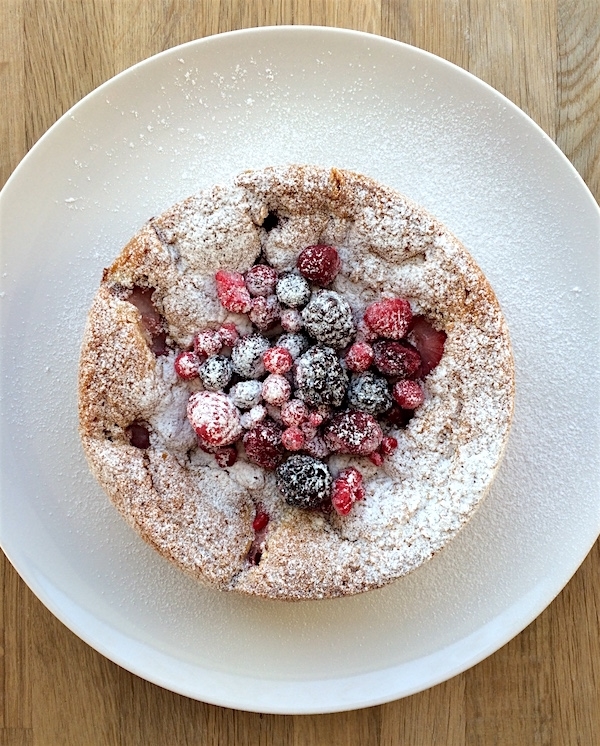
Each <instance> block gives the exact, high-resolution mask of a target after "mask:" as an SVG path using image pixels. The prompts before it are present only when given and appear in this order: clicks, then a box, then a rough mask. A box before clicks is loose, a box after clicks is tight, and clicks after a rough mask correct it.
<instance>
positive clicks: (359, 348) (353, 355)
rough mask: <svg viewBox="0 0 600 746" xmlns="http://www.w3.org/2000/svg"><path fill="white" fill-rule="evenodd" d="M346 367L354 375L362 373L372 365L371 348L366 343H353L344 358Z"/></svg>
mask: <svg viewBox="0 0 600 746" xmlns="http://www.w3.org/2000/svg"><path fill="white" fill-rule="evenodd" d="M344 360H345V361H346V366H347V367H348V368H349V369H350V370H353V371H354V372H355V373H364V371H365V370H367V369H368V368H370V367H371V365H372V364H373V348H372V347H371V345H370V344H369V343H368V342H355V343H354V344H353V345H352V347H351V348H350V349H349V350H348V352H347V353H346V357H345V358H344Z"/></svg>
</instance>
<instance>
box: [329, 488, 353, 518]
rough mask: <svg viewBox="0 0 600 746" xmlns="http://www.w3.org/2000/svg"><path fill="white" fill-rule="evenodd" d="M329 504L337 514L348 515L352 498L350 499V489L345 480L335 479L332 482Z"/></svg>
mask: <svg viewBox="0 0 600 746" xmlns="http://www.w3.org/2000/svg"><path fill="white" fill-rule="evenodd" d="M331 504H332V505H333V507H334V509H335V512H336V513H337V514H338V515H342V516H343V515H348V513H349V512H350V511H351V510H352V505H353V504H354V500H353V499H352V491H351V490H350V488H349V487H348V485H347V484H346V483H345V482H338V481H337V480H336V481H335V482H334V483H333V490H332V492H331Z"/></svg>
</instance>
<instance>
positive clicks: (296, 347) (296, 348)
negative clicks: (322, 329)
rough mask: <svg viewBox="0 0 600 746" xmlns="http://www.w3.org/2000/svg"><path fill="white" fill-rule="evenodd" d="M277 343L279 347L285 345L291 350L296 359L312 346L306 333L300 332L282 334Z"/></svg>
mask: <svg viewBox="0 0 600 746" xmlns="http://www.w3.org/2000/svg"><path fill="white" fill-rule="evenodd" d="M277 344H278V346H279V347H285V348H286V350H289V352H290V355H291V356H292V358H293V359H294V360H295V359H296V358H297V357H300V355H302V353H303V352H306V350H308V348H309V347H310V341H309V339H308V337H307V336H306V335H305V334H299V333H293V334H282V335H281V337H279V339H278V340H277Z"/></svg>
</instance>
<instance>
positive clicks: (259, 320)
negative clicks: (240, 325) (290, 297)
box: [248, 295, 281, 331]
mask: <svg viewBox="0 0 600 746" xmlns="http://www.w3.org/2000/svg"><path fill="white" fill-rule="evenodd" d="M280 313H281V306H280V305H279V301H278V300H277V296H276V295H269V296H267V297H266V298H265V297H263V296H262V295H259V296H258V297H257V298H253V299H252V308H251V309H250V313H249V314H248V316H249V317H250V321H251V322H252V323H253V324H254V326H256V327H257V328H258V329H260V330H261V331H264V330H265V329H269V328H270V327H272V326H274V325H275V323H276V321H277V319H278V318H279V314H280Z"/></svg>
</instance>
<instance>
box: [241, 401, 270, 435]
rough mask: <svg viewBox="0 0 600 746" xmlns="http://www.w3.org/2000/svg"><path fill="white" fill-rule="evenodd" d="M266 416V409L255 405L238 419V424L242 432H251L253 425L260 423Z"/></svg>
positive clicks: (260, 405)
mask: <svg viewBox="0 0 600 746" xmlns="http://www.w3.org/2000/svg"><path fill="white" fill-rule="evenodd" d="M266 416H267V409H266V407H264V406H263V405H262V404H257V405H256V406H255V407H252V409H250V410H249V411H248V412H244V414H243V415H241V417H240V423H241V425H242V427H243V428H244V430H252V428H253V427H254V426H255V425H258V423H259V422H262V421H263V420H264V419H265V417H266Z"/></svg>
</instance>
